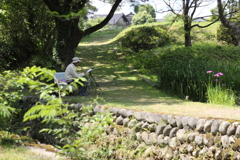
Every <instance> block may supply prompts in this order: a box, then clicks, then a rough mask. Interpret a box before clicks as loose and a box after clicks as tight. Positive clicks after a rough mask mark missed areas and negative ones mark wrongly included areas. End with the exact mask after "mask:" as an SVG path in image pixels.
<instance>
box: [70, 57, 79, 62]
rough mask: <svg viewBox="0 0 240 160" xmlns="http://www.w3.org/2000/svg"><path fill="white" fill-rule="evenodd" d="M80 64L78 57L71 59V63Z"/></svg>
mask: <svg viewBox="0 0 240 160" xmlns="http://www.w3.org/2000/svg"><path fill="white" fill-rule="evenodd" d="M77 62H80V59H79V58H78V57H73V59H72V63H77Z"/></svg>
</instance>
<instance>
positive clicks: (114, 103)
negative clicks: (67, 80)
mask: <svg viewBox="0 0 240 160" xmlns="http://www.w3.org/2000/svg"><path fill="white" fill-rule="evenodd" d="M92 38H94V36H92ZM89 41H90V40H89ZM116 46H118V44H107V43H106V42H105V44H99V43H97V44H95V43H94V42H92V43H88V44H85V43H84V44H81V45H79V48H78V51H77V56H78V57H80V58H81V59H82V62H81V64H80V66H79V67H78V68H77V69H78V71H79V72H80V71H82V70H87V69H88V68H91V67H95V69H94V70H93V71H92V76H93V77H94V79H95V80H96V82H97V84H99V86H100V88H101V90H102V92H103V94H101V91H100V90H99V89H98V92H97V94H95V92H94V89H92V90H91V92H90V95H89V96H88V97H81V96H67V97H65V98H64V99H65V100H67V101H73V102H85V103H90V102H91V101H93V100H94V99H96V98H97V97H98V98H101V99H103V100H104V101H100V102H99V104H100V105H101V106H105V107H119V108H126V109H133V110H140V111H150V112H156V113H160V114H164V113H165V114H173V115H184V116H193V117H206V118H212V117H213V118H224V119H235V120H240V116H238V115H237V114H235V113H236V112H239V111H240V109H239V108H238V107H227V106H220V105H210V104H206V103H198V102H191V101H184V100H182V99H179V98H176V97H172V96H169V95H167V94H165V93H163V92H161V91H159V90H157V89H155V88H154V87H152V86H151V85H149V84H148V83H146V82H144V81H143V80H142V79H141V78H140V77H138V75H137V74H135V72H133V71H132V70H131V69H130V68H129V67H128V64H126V63H125V61H124V59H120V56H118V55H117V54H116V52H115V50H114V47H116Z"/></svg>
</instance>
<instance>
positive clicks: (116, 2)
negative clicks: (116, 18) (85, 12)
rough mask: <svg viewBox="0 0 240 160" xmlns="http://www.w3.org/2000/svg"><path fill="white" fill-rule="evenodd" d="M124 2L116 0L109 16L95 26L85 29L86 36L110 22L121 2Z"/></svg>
mask: <svg viewBox="0 0 240 160" xmlns="http://www.w3.org/2000/svg"><path fill="white" fill-rule="evenodd" d="M121 2H122V0H116V1H115V3H114V5H113V6H112V9H111V10H110V12H109V13H108V15H107V17H106V18H105V19H104V20H103V21H102V22H101V23H99V24H97V25H95V26H93V27H90V28H88V29H86V30H85V31H84V37H85V36H87V35H89V34H91V33H93V32H95V31H97V30H99V29H101V28H102V27H104V26H105V25H107V24H108V22H109V21H110V20H111V18H112V17H113V15H114V12H115V11H116V10H117V8H118V6H119V4H120V3H121Z"/></svg>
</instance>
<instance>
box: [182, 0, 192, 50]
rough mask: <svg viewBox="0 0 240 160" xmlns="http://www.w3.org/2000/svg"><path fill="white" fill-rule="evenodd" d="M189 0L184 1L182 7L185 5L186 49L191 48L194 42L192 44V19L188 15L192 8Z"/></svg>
mask: <svg viewBox="0 0 240 160" xmlns="http://www.w3.org/2000/svg"><path fill="white" fill-rule="evenodd" d="M189 3H190V1H189V0H186V1H185V0H183V1H182V5H183V16H184V17H183V22H184V38H185V47H191V46H192V42H191V19H190V17H189V15H188V13H189V10H190V7H189V5H190V4H189Z"/></svg>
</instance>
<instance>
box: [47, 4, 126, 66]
mask: <svg viewBox="0 0 240 160" xmlns="http://www.w3.org/2000/svg"><path fill="white" fill-rule="evenodd" d="M43 2H44V3H45V4H46V5H47V6H48V8H49V10H50V11H51V12H52V13H54V18H55V23H56V32H57V44H56V50H57V53H58V56H59V58H60V60H61V62H62V64H63V66H62V68H63V69H64V68H65V67H66V66H67V64H69V63H70V62H71V59H72V57H74V54H75V51H76V48H77V47H78V44H79V42H80V41H81V40H82V38H83V37H85V36H87V35H89V34H91V33H93V32H95V31H97V30H99V29H101V28H102V27H104V26H105V25H107V24H108V22H109V20H110V19H111V18H112V17H113V14H114V12H115V11H116V9H117V8H118V6H119V4H120V3H121V2H122V0H116V1H114V3H113V5H112V8H111V10H110V12H109V13H108V15H107V17H106V18H105V19H104V20H103V21H102V22H100V23H99V24H97V25H95V26H92V27H90V28H87V29H85V30H84V29H83V28H80V27H79V22H80V21H81V20H82V19H84V18H85V16H86V14H87V9H86V5H87V4H89V1H88V0H43Z"/></svg>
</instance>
